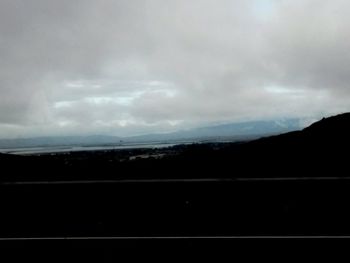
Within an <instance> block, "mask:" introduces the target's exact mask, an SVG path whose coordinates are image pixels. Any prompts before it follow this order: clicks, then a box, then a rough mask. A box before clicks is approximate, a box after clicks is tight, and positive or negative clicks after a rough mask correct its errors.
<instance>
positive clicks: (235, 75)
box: [0, 0, 350, 137]
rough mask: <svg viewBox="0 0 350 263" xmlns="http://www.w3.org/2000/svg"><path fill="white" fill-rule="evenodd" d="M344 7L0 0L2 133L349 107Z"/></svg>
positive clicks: (298, 1)
mask: <svg viewBox="0 0 350 263" xmlns="http://www.w3.org/2000/svg"><path fill="white" fill-rule="evenodd" d="M349 12H350V3H349V1H346V0H332V1H331V0H323V1H319V0H275V1H273V0H219V1H211V0H193V1H185V0H176V1H172V0H139V1H130V0H101V1H94V0H75V1H68V0H61V1H53V0H52V1H47V0H31V1H25V0H1V1H0V137H18V136H20V137H28V136H41V135H69V134H115V135H130V134H141V133H147V132H162V131H170V130H176V129H179V128H187V127H195V126H199V125H207V124H209V123H212V122H230V121H241V120H252V119H271V118H285V117H313V116H320V115H328V114H333V113H337V112H343V111H349V110H350V103H349V102H350V89H349V86H348V85H349V83H350V74H348V71H349V69H350V48H349V43H350V18H349V16H348V13H349Z"/></svg>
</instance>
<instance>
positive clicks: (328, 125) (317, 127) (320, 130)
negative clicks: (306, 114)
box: [304, 113, 350, 136]
mask: <svg viewBox="0 0 350 263" xmlns="http://www.w3.org/2000/svg"><path fill="white" fill-rule="evenodd" d="M304 131H305V132H308V133H317V134H323V135H324V136H327V135H347V136H348V135H349V134H350V113H344V114H340V115H337V116H333V117H329V118H323V119H322V120H320V121H318V122H315V123H314V124H312V125H311V126H309V127H307V128H305V129H304Z"/></svg>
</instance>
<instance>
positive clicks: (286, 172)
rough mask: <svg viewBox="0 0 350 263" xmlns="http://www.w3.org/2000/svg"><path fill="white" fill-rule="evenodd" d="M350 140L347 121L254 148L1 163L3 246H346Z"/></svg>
mask: <svg viewBox="0 0 350 263" xmlns="http://www.w3.org/2000/svg"><path fill="white" fill-rule="evenodd" d="M349 134H350V115H349V114H344V115H340V116H336V117H333V118H329V119H325V120H322V121H321V122H318V123H316V124H314V125H312V126H311V127H309V128H307V129H305V130H303V131H297V132H293V133H289V134H284V135H280V136H275V137H270V138H264V139H260V140H256V141H252V142H243V143H232V144H203V145H188V146H178V147H173V148H169V149H162V150H161V151H159V150H142V149H140V150H133V151H131V152H130V151H116V152H114V151H105V152H93V153H91V152H90V153H74V154H68V155H46V156H32V157H20V156H19V157H16V156H7V155H3V156H0V164H1V165H2V168H3V170H2V171H7V172H6V173H3V174H2V175H1V180H0V202H1V203H0V205H1V206H0V207H1V217H0V240H1V241H2V242H6V243H7V244H8V242H12V243H11V244H18V243H20V244H23V242H24V244H25V245H28V244H37V243H36V242H41V241H43V240H44V242H51V241H53V240H56V241H59V240H61V241H66V242H74V243H75V244H78V246H81V245H82V246H83V247H84V248H86V247H92V248H96V247H100V248H103V249H104V248H106V246H105V245H104V244H103V245H102V244H101V243H100V242H101V241H108V245H107V247H110V248H111V250H112V251H114V249H115V248H123V247H124V246H128V247H131V251H135V247H134V245H135V244H136V246H137V247H138V248H139V247H152V246H156V247H157V248H161V247H164V246H167V244H168V245H169V246H171V247H173V246H177V245H181V244H182V245H184V244H185V246H187V247H188V246H189V247H192V246H193V245H194V244H198V243H197V241H200V242H201V243H199V244H200V247H202V245H203V244H204V245H206V247H208V248H212V244H213V243H208V242H209V241H210V240H216V242H219V241H220V242H224V243H225V244H227V243H226V242H225V241H227V240H242V238H260V237H265V238H276V237H284V238H285V237H293V238H296V237H304V238H307V237H313V238H328V237H346V238H348V237H350V224H349V222H350V178H349V177H348V176H349V175H348V155H347V152H348V149H349V148H350V139H349ZM29 242H30V243H29ZM33 242H34V243H33ZM76 242H77V243H76ZM85 242H88V243H85ZM115 242H117V243H115ZM130 242H131V243H130ZM169 242H172V243H170V244H169ZM65 244H67V243H65ZM222 245H223V243H220V246H222ZM234 247H235V248H237V243H236V244H235V246H234ZM54 250H57V249H56V247H54ZM62 251H64V250H62ZM62 251H61V252H62ZM90 252H91V251H90ZM58 253H60V252H58ZM88 254H89V253H88Z"/></svg>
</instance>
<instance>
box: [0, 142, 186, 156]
mask: <svg viewBox="0 0 350 263" xmlns="http://www.w3.org/2000/svg"><path fill="white" fill-rule="evenodd" d="M179 144H183V143H147V144H142V143H140V144H130V145H114V146H50V147H32V148H11V149H6V148H5V149H0V152H1V153H7V154H18V155H33V154H45V153H65V152H82V151H104V150H126V149H143V148H146V149H152V148H157V149H159V148H166V147H172V146H175V145H179Z"/></svg>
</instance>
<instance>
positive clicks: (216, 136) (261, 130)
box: [125, 119, 301, 141]
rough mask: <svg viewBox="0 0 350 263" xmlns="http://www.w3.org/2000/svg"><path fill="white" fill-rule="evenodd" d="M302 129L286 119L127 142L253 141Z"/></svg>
mask: <svg viewBox="0 0 350 263" xmlns="http://www.w3.org/2000/svg"><path fill="white" fill-rule="evenodd" d="M300 128H301V127H300V121H299V120H298V119H286V120H280V121H251V122H242V123H231V124H223V125H216V126H209V127H202V128H197V129H191V130H182V131H178V132H174V133H167V134H149V135H144V136H137V137H132V138H126V139H125V141H128V140H131V141H162V140H163V141H170V140H196V141H197V140H209V141H211V140H213V141H216V140H220V139H223V140H225V139H227V140H242V139H245V138H248V139H251V138H257V137H261V136H265V135H273V134H280V133H284V132H289V131H295V130H299V129H300Z"/></svg>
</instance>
